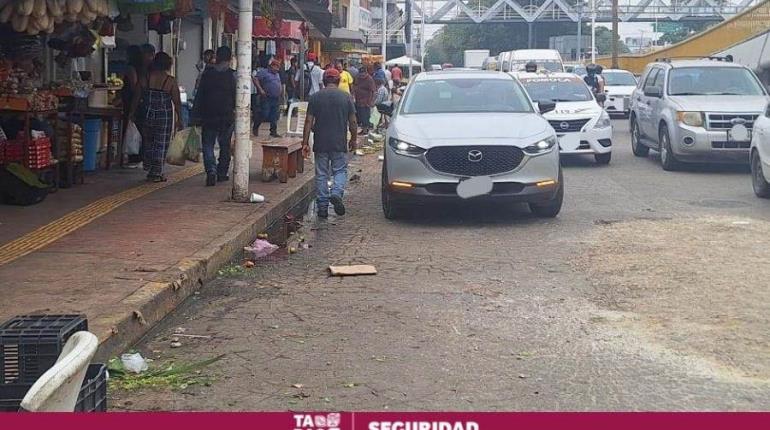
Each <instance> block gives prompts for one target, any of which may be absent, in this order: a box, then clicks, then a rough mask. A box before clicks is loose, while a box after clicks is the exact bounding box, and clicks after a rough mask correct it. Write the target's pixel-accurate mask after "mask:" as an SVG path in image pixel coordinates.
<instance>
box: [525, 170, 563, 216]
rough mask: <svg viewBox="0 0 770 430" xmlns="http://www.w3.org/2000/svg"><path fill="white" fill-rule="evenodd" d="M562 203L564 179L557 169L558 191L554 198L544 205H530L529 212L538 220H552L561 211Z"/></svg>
mask: <svg viewBox="0 0 770 430" xmlns="http://www.w3.org/2000/svg"><path fill="white" fill-rule="evenodd" d="M563 202H564V177H563V176H562V174H561V169H559V189H558V190H557V191H556V196H554V198H553V199H551V200H549V201H547V202H545V203H530V204H529V210H531V211H532V213H533V214H535V215H536V216H538V217H540V218H553V217H555V216H556V215H558V214H559V211H561V205H562V203H563Z"/></svg>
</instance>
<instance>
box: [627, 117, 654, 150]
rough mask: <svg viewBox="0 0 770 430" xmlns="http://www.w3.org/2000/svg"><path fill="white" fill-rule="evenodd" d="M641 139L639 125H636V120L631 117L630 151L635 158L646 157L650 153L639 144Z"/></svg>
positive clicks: (645, 147)
mask: <svg viewBox="0 0 770 430" xmlns="http://www.w3.org/2000/svg"><path fill="white" fill-rule="evenodd" d="M641 138H642V135H641V133H640V132H639V124H637V123H636V118H634V117H631V150H632V151H633V152H634V155H636V156H637V157H646V156H647V154H649V153H650V148H649V147H648V146H647V145H645V144H643V143H642V142H641Z"/></svg>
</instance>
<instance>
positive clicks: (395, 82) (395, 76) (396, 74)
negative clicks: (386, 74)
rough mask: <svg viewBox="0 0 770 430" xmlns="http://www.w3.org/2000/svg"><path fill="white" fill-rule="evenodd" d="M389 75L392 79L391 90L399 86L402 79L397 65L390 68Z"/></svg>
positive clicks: (401, 73)
mask: <svg viewBox="0 0 770 430" xmlns="http://www.w3.org/2000/svg"><path fill="white" fill-rule="evenodd" d="M390 75H391V76H392V77H393V88H398V87H400V86H401V79H402V78H403V72H402V71H401V68H400V67H398V64H396V65H395V66H393V67H391V68H390Z"/></svg>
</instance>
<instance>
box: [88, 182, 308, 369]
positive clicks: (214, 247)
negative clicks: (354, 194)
mask: <svg viewBox="0 0 770 430" xmlns="http://www.w3.org/2000/svg"><path fill="white" fill-rule="evenodd" d="M311 172H312V170H311ZM294 181H295V184H292V185H291V186H290V187H289V188H287V189H286V190H285V191H284V192H283V193H282V194H281V195H280V196H279V197H277V198H276V200H274V203H273V206H272V207H271V208H270V209H269V210H268V211H267V212H265V213H262V214H260V215H258V216H257V217H256V218H254V219H253V220H245V222H244V223H243V224H239V225H236V226H235V227H233V228H231V229H230V230H228V231H227V232H226V233H225V234H223V235H222V236H221V237H220V238H219V239H217V240H215V241H213V242H211V243H210V244H208V245H207V246H205V247H204V248H202V249H200V250H198V251H197V252H195V253H194V254H193V255H191V256H189V257H187V258H184V259H182V260H181V261H179V262H178V263H177V264H176V265H175V267H174V268H171V269H168V270H166V271H165V272H164V273H163V275H164V278H166V279H171V280H170V281H166V282H147V283H145V284H144V285H143V286H142V287H140V288H139V289H138V290H136V291H134V292H133V293H132V294H130V295H129V296H127V297H125V298H124V299H123V300H121V301H120V302H119V304H118V306H119V307H120V308H121V311H120V312H118V313H117V314H115V313H113V314H112V315H102V316H98V317H96V318H95V319H94V320H93V323H92V325H93V326H94V327H97V326H98V327H109V329H105V330H103V331H102V332H99V333H95V334H96V335H97V337H98V338H99V349H98V351H97V353H96V357H95V359H96V360H108V359H109V358H111V357H114V356H115V355H116V354H119V353H121V352H123V351H125V350H126V349H128V348H129V347H130V346H131V345H133V344H135V343H136V342H137V341H138V340H139V339H141V337H142V336H144V335H145V334H146V333H147V332H148V331H149V330H150V329H151V328H152V327H153V326H154V325H155V324H157V323H159V322H160V321H161V320H162V319H163V318H165V317H166V316H167V315H168V314H169V313H171V312H172V311H173V310H174V309H176V307H177V306H178V305H179V304H180V303H182V302H183V301H184V300H185V299H187V298H188V297H189V296H190V295H192V294H193V293H194V292H195V291H196V290H198V289H199V288H200V287H201V286H202V285H203V283H204V282H206V281H208V280H210V279H213V278H214V277H215V276H216V273H217V270H218V269H219V268H220V267H222V266H224V265H225V264H227V263H228V262H230V261H232V259H233V258H234V257H235V256H237V255H238V254H239V253H241V252H242V251H243V247H244V246H246V245H248V244H249V243H251V241H253V240H254V238H255V237H256V236H257V234H258V233H260V232H263V231H266V230H267V228H268V227H269V226H271V225H272V224H273V223H275V222H278V221H280V220H281V219H282V218H283V216H284V215H286V214H287V213H289V212H290V211H291V209H292V208H294V207H295V206H297V205H299V204H300V203H302V202H304V201H305V200H307V199H309V198H310V197H311V196H312V194H313V193H314V191H315V184H314V176H313V175H312V174H311V173H306V174H305V175H301V176H300V175H298V176H297V178H296V179H295V180H294ZM89 325H91V324H89Z"/></svg>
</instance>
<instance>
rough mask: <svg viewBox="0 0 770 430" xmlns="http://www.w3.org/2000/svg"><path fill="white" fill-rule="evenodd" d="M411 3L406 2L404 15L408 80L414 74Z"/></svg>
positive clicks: (410, 0)
mask: <svg viewBox="0 0 770 430" xmlns="http://www.w3.org/2000/svg"><path fill="white" fill-rule="evenodd" d="M412 1H413V0H406V5H405V6H406V13H404V15H406V19H407V21H409V22H407V23H406V25H408V26H409V40H408V42H409V80H411V79H412V75H413V74H414V65H413V64H412V63H413V62H414V60H413V58H414V25H413V24H412V23H413V22H414V20H413V19H412ZM383 67H384V66H383Z"/></svg>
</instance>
